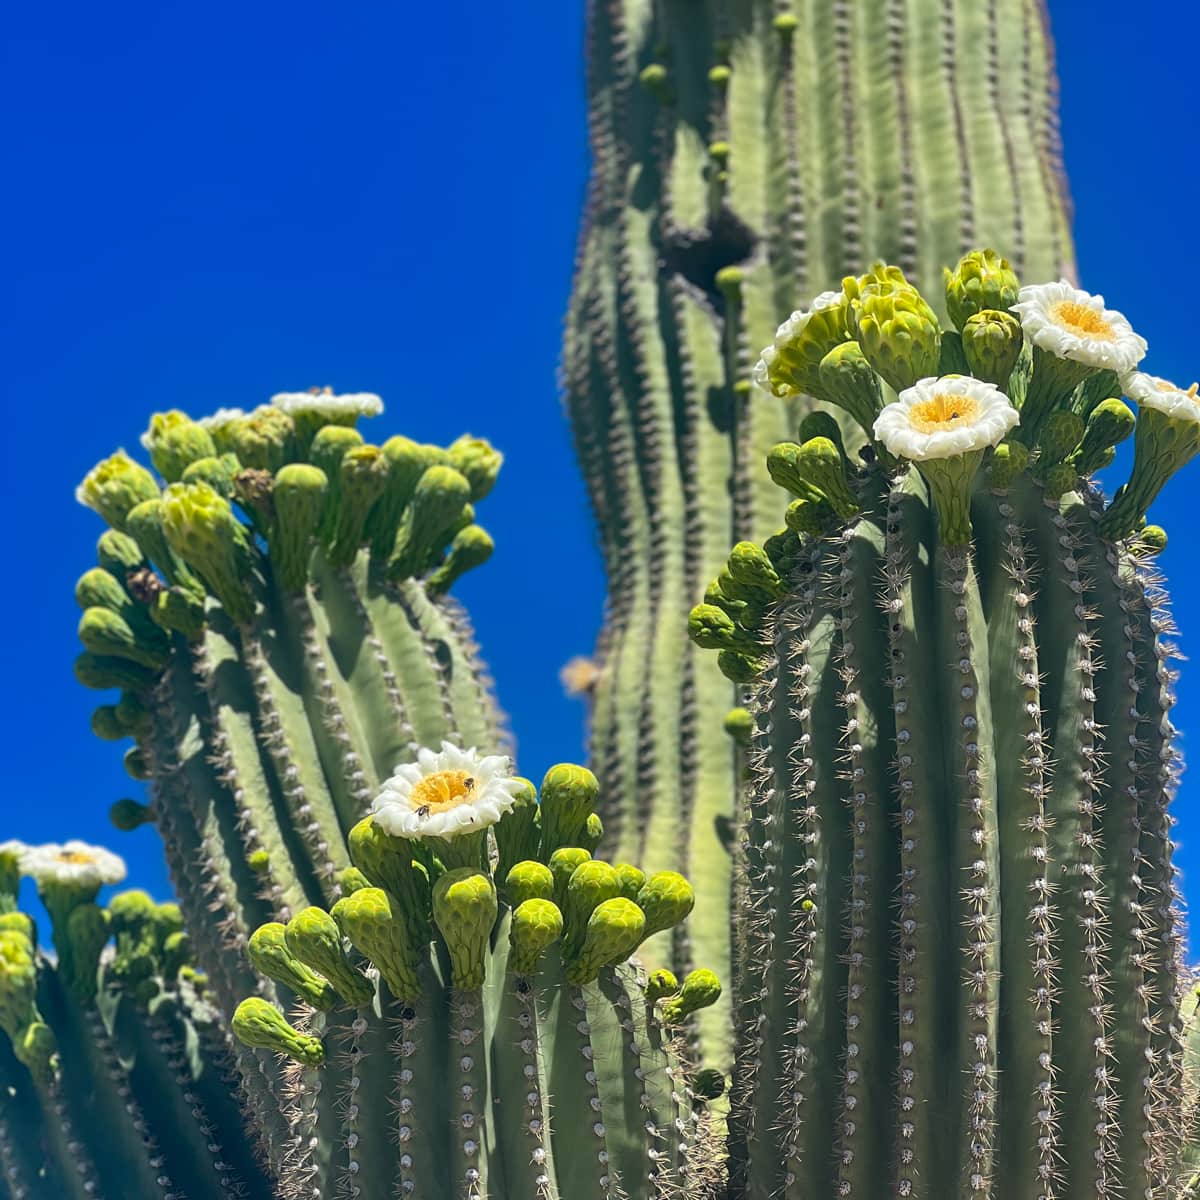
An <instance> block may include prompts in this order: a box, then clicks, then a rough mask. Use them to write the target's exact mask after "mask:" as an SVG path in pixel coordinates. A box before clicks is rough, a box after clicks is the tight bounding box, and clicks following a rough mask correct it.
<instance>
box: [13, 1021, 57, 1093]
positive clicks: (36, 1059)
mask: <svg viewBox="0 0 1200 1200" xmlns="http://www.w3.org/2000/svg"><path fill="white" fill-rule="evenodd" d="M13 1053H14V1054H15V1055H16V1056H17V1058H18V1059H19V1060H20V1061H21V1062H22V1063H24V1064H25V1068H26V1070H28V1071H29V1073H30V1075H32V1076H33V1078H34V1079H35V1080H36V1081H37V1082H38V1083H39V1084H40V1085H41V1086H42V1087H49V1086H50V1085H51V1084H53V1083H54V1082H55V1081H56V1080H57V1078H58V1041H57V1039H56V1038H55V1036H54V1030H53V1029H51V1028H50V1026H49V1025H47V1024H46V1023H45V1022H44V1021H34V1022H33V1023H32V1024H30V1025H27V1026H26V1027H25V1028H24V1029H23V1030H21V1031H20V1033H19V1034H16V1035H14V1037H13Z"/></svg>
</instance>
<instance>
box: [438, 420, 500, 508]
mask: <svg viewBox="0 0 1200 1200" xmlns="http://www.w3.org/2000/svg"><path fill="white" fill-rule="evenodd" d="M447 454H448V455H449V461H450V466H452V467H453V468H454V469H455V470H456V471H457V472H458V473H459V474H460V475H461V476H462V477H463V478H464V479H465V480H466V481H467V483H469V484H470V485H471V499H472V500H474V501H479V500H482V499H483V498H484V497H485V496H486V495H487V494H488V492H490V491H491V490H492V486H493V485H494V484H495V482H496V476H497V475H499V474H500V467H501V464H502V463H503V462H504V455H503V454H501V453H500V451H499V450H496V449H494V448H493V446H492V444H491V443H490V442H487V441H485V440H484V439H483V438H477V437H471V435H470V434H467V433H464V434H463V435H462V437H460V438H458V439H456V440H455V441H453V442H451V443H450V446H449V448H448V450H447Z"/></svg>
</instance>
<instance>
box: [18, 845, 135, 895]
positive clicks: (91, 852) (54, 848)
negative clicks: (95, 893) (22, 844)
mask: <svg viewBox="0 0 1200 1200" xmlns="http://www.w3.org/2000/svg"><path fill="white" fill-rule="evenodd" d="M21 871H22V873H23V874H25V875H30V876H32V877H33V878H34V879H36V880H37V882H38V883H39V884H47V883H66V884H77V885H88V886H91V885H94V886H97V887H99V886H100V885H101V884H105V883H120V882H121V880H123V879H124V878H125V860H124V859H123V858H121V857H120V856H119V855H117V854H113V852H112V851H111V850H105V849H104V848H103V847H102V846H89V845H88V843H87V842H80V841H77V840H72V841H69V842H66V843H64V844H63V845H59V844H58V843H57V842H48V843H47V844H46V845H44V846H29V847H27V848H26V853H25V855H24V857H23V858H22V859H21Z"/></svg>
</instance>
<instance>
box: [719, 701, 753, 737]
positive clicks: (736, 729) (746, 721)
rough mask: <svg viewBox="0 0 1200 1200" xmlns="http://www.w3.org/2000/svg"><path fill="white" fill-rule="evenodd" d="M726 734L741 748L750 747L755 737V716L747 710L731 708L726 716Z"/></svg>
mask: <svg viewBox="0 0 1200 1200" xmlns="http://www.w3.org/2000/svg"><path fill="white" fill-rule="evenodd" d="M725 732H726V733H727V734H729V736H730V737H731V738H733V740H734V741H735V742H736V743H737V744H738V745H739V746H748V745H750V739H751V738H753V737H754V716H753V714H752V713H751V712H750V710H749V709H747V708H731V709H730V710H729V711H728V712H727V713H726V714H725Z"/></svg>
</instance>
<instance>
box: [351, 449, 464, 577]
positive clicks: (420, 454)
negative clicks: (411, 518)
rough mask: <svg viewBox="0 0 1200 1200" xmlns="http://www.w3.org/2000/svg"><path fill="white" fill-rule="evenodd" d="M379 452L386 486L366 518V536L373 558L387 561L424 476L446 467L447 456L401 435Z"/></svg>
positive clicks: (438, 450) (444, 452) (440, 451)
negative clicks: (428, 470)
mask: <svg viewBox="0 0 1200 1200" xmlns="http://www.w3.org/2000/svg"><path fill="white" fill-rule="evenodd" d="M380 449H381V450H382V451H383V456H384V458H385V459H386V460H387V464H388V474H387V482H386V484H385V485H384V490H383V495H382V496H381V497H380V498H379V501H378V503H377V504H376V505H375V507H374V509H373V510H372V511H371V515H370V516H369V517H368V518H367V534H368V536H369V537H370V539H371V554H372V555H373V556H374V557H376V558H382V559H385V560H386V559H387V557H388V556H389V555H390V554H391V552H392V548H393V547H394V546H395V544H396V533H397V531H398V530H399V528H400V520H401V517H402V515H403V513H404V509H405V507H406V506H407V505H408V503H409V501H410V500H411V499H412V497H413V492H415V491H416V488H417V483H418V482H419V481H420V478H421V476H422V475H424V474H425V471H426V470H427V469H428V468H429V467H434V466H439V465H446V464H447V462H448V456H447V454H446V451H445V450H443V449H442V448H441V447H440V446H429V445H421V444H419V443H417V442H414V441H412V440H411V439H410V438H406V437H400V436H399V435H397V436H396V437H390V438H388V440H387V441H386V442H384V443H383V445H382V446H381V447H380Z"/></svg>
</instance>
